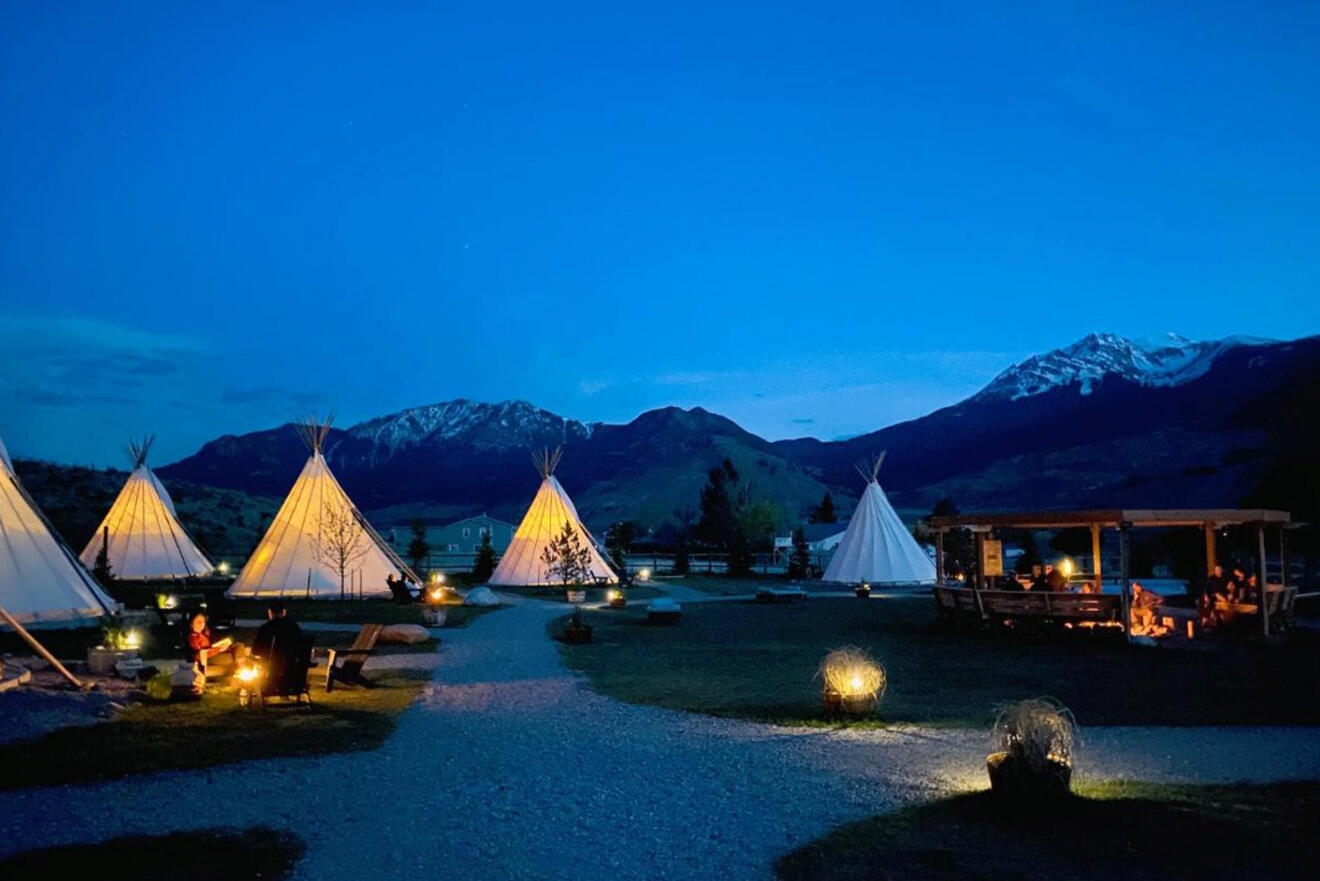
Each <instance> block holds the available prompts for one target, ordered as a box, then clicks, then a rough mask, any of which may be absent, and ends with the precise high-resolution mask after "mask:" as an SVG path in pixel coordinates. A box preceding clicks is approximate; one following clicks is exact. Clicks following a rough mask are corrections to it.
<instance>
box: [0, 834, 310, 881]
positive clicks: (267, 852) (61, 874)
mask: <svg viewBox="0 0 1320 881" xmlns="http://www.w3.org/2000/svg"><path fill="white" fill-rule="evenodd" d="M302 854H303V843H302V841H301V840H299V839H298V838H297V837H295V836H294V835H292V834H290V833H288V832H280V831H276V830H274V829H269V828H266V827H264V826H256V827H253V828H251V829H228V828H219V829H202V830H197V831H192V832H174V833H170V834H169V835H133V836H129V837H125V838H112V839H110V840H109V841H104V842H101V843H100V844H80V845H70V846H66V847H52V848H43V849H41V850H31V851H26V852H24V853H19V854H15V855H14V856H11V857H9V858H7V859H4V860H0V877H4V878H97V879H101V881H175V879H179V878H187V879H189V881H248V879H258V878H260V879H276V881H278V879H280V878H287V877H288V876H289V873H290V872H292V871H293V867H294V865H295V864H296V863H297V862H298V860H299V858H301V857H302Z"/></svg>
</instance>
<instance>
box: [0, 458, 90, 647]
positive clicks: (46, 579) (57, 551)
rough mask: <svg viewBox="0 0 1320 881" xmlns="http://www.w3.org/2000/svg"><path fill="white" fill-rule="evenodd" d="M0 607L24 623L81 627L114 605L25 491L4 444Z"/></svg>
mask: <svg viewBox="0 0 1320 881" xmlns="http://www.w3.org/2000/svg"><path fill="white" fill-rule="evenodd" d="M0 606H3V607H4V609H5V611H7V612H8V613H9V614H10V615H12V616H13V617H14V620H16V621H18V623H20V624H22V625H23V626H24V627H31V628H48V627H80V626H86V625H90V624H95V623H96V622H97V621H98V620H99V619H100V618H101V617H103V616H104V615H107V614H109V613H110V612H112V611H114V610H115V609H116V604H115V601H114V600H112V599H111V598H110V597H109V596H107V595H106V593H105V592H104V591H103V590H101V587H100V585H98V584H97V583H96V579H94V578H93V577H92V575H91V573H90V572H88V571H87V569H86V567H84V566H83V564H82V562H81V561H79V559H78V558H77V557H76V556H74V553H73V551H71V550H70V549H69V547H68V546H67V545H65V544H64V542H63V541H62V540H61V539H60V537H59V536H58V535H57V534H56V532H55V530H54V529H53V528H52V527H51V525H50V523H49V522H48V521H47V520H46V518H45V517H44V516H43V515H42V513H41V511H40V510H38V508H37V506H36V504H35V503H34V502H33V501H32V499H31V497H30V496H28V494H27V492H26V491H25V490H24V489H23V486H22V484H21V483H20V482H19V480H18V476H17V475H16V474H15V473H14V470H13V465H12V463H11V462H10V460H9V455H8V453H7V452H5V449H4V445H3V444H2V443H0Z"/></svg>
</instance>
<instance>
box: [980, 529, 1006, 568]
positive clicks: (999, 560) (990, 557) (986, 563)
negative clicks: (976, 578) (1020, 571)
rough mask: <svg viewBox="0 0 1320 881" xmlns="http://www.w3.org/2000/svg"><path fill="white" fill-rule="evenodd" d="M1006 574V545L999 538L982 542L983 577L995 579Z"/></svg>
mask: <svg viewBox="0 0 1320 881" xmlns="http://www.w3.org/2000/svg"><path fill="white" fill-rule="evenodd" d="M1003 574H1004V544H1003V542H1001V541H1000V540H999V539H997V538H987V539H986V540H985V541H983V542H981V575H983V576H984V577H986V578H994V577H996V576H999V575H1003Z"/></svg>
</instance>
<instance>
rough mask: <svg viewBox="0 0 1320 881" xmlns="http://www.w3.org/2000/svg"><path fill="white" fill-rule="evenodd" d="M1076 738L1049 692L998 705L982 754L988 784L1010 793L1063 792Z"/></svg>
mask: <svg viewBox="0 0 1320 881" xmlns="http://www.w3.org/2000/svg"><path fill="white" fill-rule="evenodd" d="M1076 743H1077V722H1076V720H1075V719H1073V714H1072V712H1071V711H1069V710H1068V708H1067V707H1065V706H1063V705H1062V704H1060V703H1059V702H1058V701H1055V700H1053V699H1052V698H1036V699H1034V700H1025V701H1018V702H1017V703H1015V704H1010V705H1008V706H1006V707H1001V708H1000V709H999V713H998V715H997V717H996V718H995V727H994V729H993V731H992V732H991V735H990V749H991V753H990V755H989V756H987V757H986V768H987V770H988V771H989V772H990V786H991V788H992V789H994V790H995V792H997V793H1001V794H1004V795H1008V796H1011V797H1015V798H1048V797H1057V796H1061V795H1067V794H1068V792H1069V786H1070V783H1071V780H1072V768H1073V754H1074V752H1073V751H1074V748H1075V746H1076Z"/></svg>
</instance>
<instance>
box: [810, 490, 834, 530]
mask: <svg viewBox="0 0 1320 881" xmlns="http://www.w3.org/2000/svg"><path fill="white" fill-rule="evenodd" d="M807 519H808V520H809V521H810V522H812V523H837V522H838V521H839V517H838V515H837V514H835V513H834V496H832V495H830V494H829V493H828V492H826V493H825V495H824V496H822V497H821V500H820V504H819V505H817V506H816V508H815V510H813V511H812V512H811V516H810V517H808V518H807Z"/></svg>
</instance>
